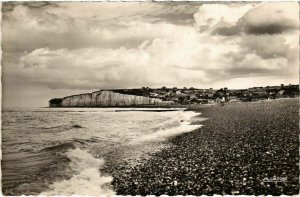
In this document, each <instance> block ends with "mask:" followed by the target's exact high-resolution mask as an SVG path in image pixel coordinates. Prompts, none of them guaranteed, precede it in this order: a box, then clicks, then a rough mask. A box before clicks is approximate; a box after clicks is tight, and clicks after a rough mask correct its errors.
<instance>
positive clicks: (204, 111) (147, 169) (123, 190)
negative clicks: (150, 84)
mask: <svg viewBox="0 0 300 197" xmlns="http://www.w3.org/2000/svg"><path fill="white" fill-rule="evenodd" d="M298 103H299V100H298V98H296V99H281V100H274V101H272V102H255V103H254V102H242V103H239V104H238V105H236V103H233V104H230V103H229V104H227V103H226V104H225V106H221V105H210V106H204V105H201V106H199V107H197V108H192V107H190V108H188V109H187V110H189V111H195V112H201V117H203V118H208V119H206V120H205V121H204V122H203V127H201V128H200V129H196V130H194V131H192V132H189V133H184V134H181V135H179V136H175V137H173V138H170V139H169V140H168V143H170V144H172V146H170V147H168V148H166V149H163V150H162V151H160V152H158V153H155V154H153V156H152V157H151V158H150V159H149V161H147V162H146V163H145V164H142V165H139V166H135V167H133V168H132V169H126V167H125V170H124V171H123V170H122V171H121V172H120V173H116V177H115V178H114V181H113V187H114V189H115V191H116V192H117V194H118V195H163V194H166V195H204V194H206V195H212V194H222V195H225V194H244V195H268V194H269V195H270V194H271V195H280V194H286V195H295V194H298V193H299V178H298V177H299V166H298V165H297V162H298V155H299V150H298V128H299V122H298V121H299V120H298V110H299V109H298ZM283 131H285V132H283ZM272 181H273V182H272ZM274 181H275V182H274Z"/></svg>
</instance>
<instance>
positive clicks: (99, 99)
mask: <svg viewBox="0 0 300 197" xmlns="http://www.w3.org/2000/svg"><path fill="white" fill-rule="evenodd" d="M168 104H170V102H167V101H162V100H161V99H157V98H150V97H145V96H136V95H128V94H120V93H116V92H113V91H107V90H103V91H97V92H93V93H87V94H79V95H72V96H67V97H64V98H62V99H57V98H55V99H51V100H50V101H49V107H118V106H120V107H122V106H151V105H168Z"/></svg>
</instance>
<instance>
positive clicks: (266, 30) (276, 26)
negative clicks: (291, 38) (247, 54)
mask: <svg viewBox="0 0 300 197" xmlns="http://www.w3.org/2000/svg"><path fill="white" fill-rule="evenodd" d="M242 29H243V30H244V32H245V33H246V34H253V35H261V34H281V33H283V32H286V31H290V30H295V29H297V26H295V24H294V23H293V22H292V21H288V20H287V21H281V22H278V23H269V24H247V23H245V24H243V25H242Z"/></svg>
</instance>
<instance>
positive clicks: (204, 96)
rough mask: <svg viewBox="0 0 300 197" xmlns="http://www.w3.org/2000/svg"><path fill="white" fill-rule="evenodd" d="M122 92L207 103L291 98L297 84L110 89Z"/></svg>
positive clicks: (181, 101) (193, 102) (173, 100)
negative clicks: (206, 87)
mask: <svg viewBox="0 0 300 197" xmlns="http://www.w3.org/2000/svg"><path fill="white" fill-rule="evenodd" d="M112 91H114V92H118V93H122V94H131V95H138V96H146V97H152V98H159V99H161V100H163V101H170V102H174V103H177V104H208V103H215V102H237V101H249V102H251V101H258V100H266V99H277V98H293V97H297V96H299V85H291V84H289V85H284V84H281V85H280V86H267V87H252V88H248V89H235V90H233V89H228V88H226V87H225V88H221V89H218V90H216V89H213V88H209V89H198V88H193V87H191V88H177V87H173V88H167V87H162V88H156V89H152V88H149V87H143V88H140V89H117V90H112Z"/></svg>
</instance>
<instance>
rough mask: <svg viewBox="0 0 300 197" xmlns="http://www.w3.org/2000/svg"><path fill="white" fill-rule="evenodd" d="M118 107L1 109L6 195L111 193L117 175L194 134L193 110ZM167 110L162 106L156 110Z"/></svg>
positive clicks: (4, 189) (4, 191)
mask: <svg viewBox="0 0 300 197" xmlns="http://www.w3.org/2000/svg"><path fill="white" fill-rule="evenodd" d="M143 110H148V111H139V110H138V109H126V110H125V109H117V108H94V109H93V108H70V109H65V108H32V109H29V108H26V109H25V108H22V109H21V108H11V109H5V110H4V111H2V163H1V166H2V191H3V193H4V194H6V195H21V194H27V195H29V194H45V195H72V194H79V195H100V194H106V195H113V194H115V192H114V191H113V189H112V188H111V187H110V182H111V181H112V180H113V175H111V174H109V173H103V172H102V169H103V168H105V169H110V168H112V167H113V166H115V165H118V164H120V163H122V162H126V164H127V165H132V166H134V165H137V164H139V163H142V162H145V161H146V160H147V158H149V155H150V154H152V153H155V152H156V151H159V150H160V149H162V148H164V147H165V146H167V143H166V140H167V139H168V138H170V137H172V136H176V135H179V134H182V133H184V132H190V131H192V130H195V129H197V128H199V127H200V126H201V125H191V124H190V123H191V122H192V121H194V119H198V118H200V117H199V116H198V115H199V114H197V113H195V112H192V111H184V110H183V109H178V110H177V111H156V112H153V111H151V110H153V109H151V110H150V109H143ZM157 110H163V109H157Z"/></svg>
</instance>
